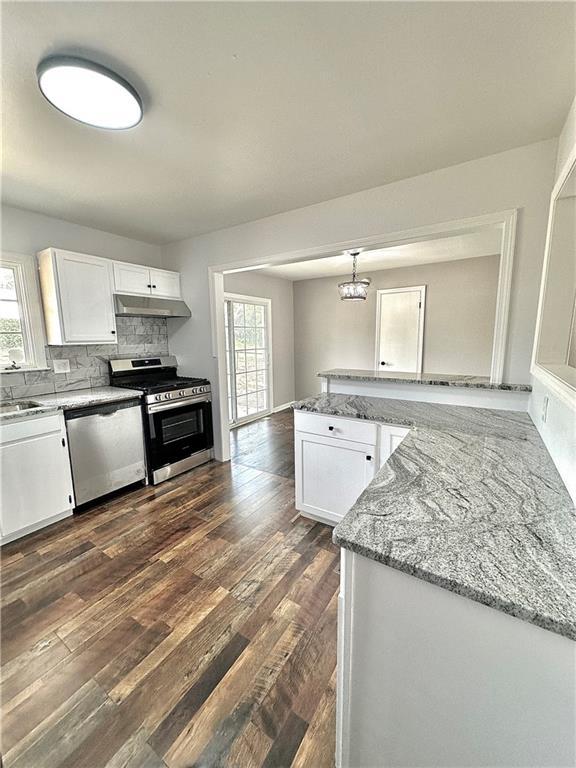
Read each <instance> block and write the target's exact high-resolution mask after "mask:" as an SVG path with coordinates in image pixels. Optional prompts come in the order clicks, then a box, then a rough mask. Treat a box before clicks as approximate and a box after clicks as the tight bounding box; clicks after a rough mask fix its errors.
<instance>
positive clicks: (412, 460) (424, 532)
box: [294, 394, 576, 640]
mask: <svg viewBox="0 0 576 768" xmlns="http://www.w3.org/2000/svg"><path fill="white" fill-rule="evenodd" d="M294 408H295V409H296V410H302V411H310V412H313V413H324V414H329V415H333V416H344V417H348V418H360V419H368V420H373V421H378V422H382V423H388V424H400V425H404V426H410V427H412V429H411V430H410V432H409V434H408V435H407V436H406V438H405V439H404V440H403V441H402V443H401V444H400V446H399V447H398V448H397V449H396V451H395V452H394V453H393V454H392V456H391V457H390V458H389V459H388V461H387V462H386V464H385V465H384V466H383V467H382V468H381V469H380V470H379V471H378V472H377V474H376V476H375V478H374V480H373V481H372V482H371V483H370V485H369V486H368V487H367V488H366V490H365V491H364V492H363V493H362V494H361V495H360V497H359V498H358V500H357V501H356V503H355V504H354V506H353V507H352V509H351V510H350V512H348V514H347V515H346V516H345V517H344V519H343V520H342V522H340V523H339V524H338V525H337V526H336V528H335V529H334V534H333V538H334V541H335V543H337V544H339V545H340V546H342V547H345V548H346V549H349V550H352V551H353V552H357V553H359V554H361V555H364V556H365V557H369V558H372V559H373V560H377V561H379V562H381V563H384V564H386V565H389V566H392V567H393V568H397V569H399V570H402V571H405V572H407V573H410V574H412V575H413V576H416V577H418V578H421V579H424V580H425V581H429V582H431V583H433V584H438V585H439V586H441V587H444V588H446V589H450V590H452V591H453V592H456V593H458V594H460V595H463V596H465V597H468V598H471V599H473V600H476V601H478V602H480V603H483V604H485V605H488V606H491V607H493V608H496V609H498V610H501V611H504V612H506V613H509V614H511V615H513V616H516V617H518V618H520V619H524V620H525V621H529V622H531V623H533V624H536V625H537V626H539V627H543V628H544V629H548V630H551V631H553V632H556V633H558V634H561V635H565V636H566V637H569V638H571V639H574V640H576V509H575V508H574V505H573V503H572V501H571V499H570V496H569V494H568V492H567V490H566V488H565V486H564V484H563V482H562V479H561V478H560V476H559V474H558V472H557V470H556V467H555V466H554V464H553V462H552V459H551V458H550V455H549V454H548V451H547V450H546V448H545V446H544V444H543V442H542V441H541V439H540V436H539V434H538V432H537V430H536V428H535V427H534V425H533V423H532V421H531V420H530V417H529V416H528V414H527V413H522V412H516V411H500V410H491V409H485V408H469V407H464V406H452V405H441V404H436V403H421V402H411V401H404V400H391V399H387V398H375V397H359V396H352V395H341V394H333V395H329V394H324V395H320V396H318V397H313V398H309V399H307V400H303V401H301V402H298V403H295V404H294Z"/></svg>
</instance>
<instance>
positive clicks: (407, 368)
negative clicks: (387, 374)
mask: <svg viewBox="0 0 576 768" xmlns="http://www.w3.org/2000/svg"><path fill="white" fill-rule="evenodd" d="M425 299H426V286H423V285H421V286H416V287H411V288H389V289H386V290H381V291H378V304H377V322H376V368H378V369H380V370H382V371H399V372H405V373H421V372H422V353H423V342H424V313H425Z"/></svg>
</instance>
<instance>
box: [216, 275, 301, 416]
mask: <svg viewBox="0 0 576 768" xmlns="http://www.w3.org/2000/svg"><path fill="white" fill-rule="evenodd" d="M292 285H293V284H292V281H291V280H284V279H283V278H281V277H271V276H268V275H259V274H258V273H257V272H253V271H250V272H235V273H234V274H230V275H224V290H225V291H228V292H230V293H241V294H244V295H245V296H257V297H260V298H264V299H271V300H272V371H273V384H274V393H273V407H274V408H277V407H278V406H280V405H285V404H286V403H291V402H292V401H293V400H294V399H295V396H294V301H293V290H292Z"/></svg>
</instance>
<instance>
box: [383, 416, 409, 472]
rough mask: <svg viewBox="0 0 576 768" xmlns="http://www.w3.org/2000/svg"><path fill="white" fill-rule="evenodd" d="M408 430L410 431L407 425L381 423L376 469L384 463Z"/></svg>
mask: <svg viewBox="0 0 576 768" xmlns="http://www.w3.org/2000/svg"><path fill="white" fill-rule="evenodd" d="M408 432H410V429H409V427H397V426H396V425H395V424H393V425H389V424H382V425H381V426H380V446H379V451H378V469H380V467H381V466H382V465H383V464H386V462H387V461H388V459H389V458H390V456H392V454H393V453H394V451H395V450H396V448H398V446H399V445H400V443H401V442H402V440H404V438H405V437H406V435H407V434H408Z"/></svg>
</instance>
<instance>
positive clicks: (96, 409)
mask: <svg viewBox="0 0 576 768" xmlns="http://www.w3.org/2000/svg"><path fill="white" fill-rule="evenodd" d="M139 405H141V400H140V398H139V397H132V398H130V400H119V401H116V402H113V403H96V404H95V405H85V406H82V407H81V408H72V409H70V410H68V411H65V413H64V418H65V419H66V421H71V420H72V419H82V418H84V416H113V415H114V414H115V413H117V412H118V411H121V410H123V409H124V408H134V406H139Z"/></svg>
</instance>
